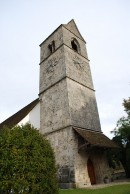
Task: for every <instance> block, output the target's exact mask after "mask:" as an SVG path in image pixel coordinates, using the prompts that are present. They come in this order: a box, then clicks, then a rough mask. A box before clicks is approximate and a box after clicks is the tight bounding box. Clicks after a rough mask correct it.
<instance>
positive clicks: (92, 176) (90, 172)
mask: <svg viewBox="0 0 130 194" xmlns="http://www.w3.org/2000/svg"><path fill="white" fill-rule="evenodd" d="M87 168H88V175H89V178H90V181H91V184H92V185H93V184H96V178H95V171H94V166H93V163H92V161H91V160H90V159H88V162H87Z"/></svg>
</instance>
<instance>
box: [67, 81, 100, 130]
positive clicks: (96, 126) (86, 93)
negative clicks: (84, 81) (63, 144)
mask: <svg viewBox="0 0 130 194" xmlns="http://www.w3.org/2000/svg"><path fill="white" fill-rule="evenodd" d="M67 88H68V97H69V107H70V115H71V124H72V125H73V126H77V127H81V128H85V129H92V130H96V131H100V130H101V127H100V121H99V115H98V110H97V104H96V98H95V94H94V92H93V91H92V90H90V89H88V88H86V87H84V86H82V85H80V84H78V83H76V82H74V81H73V80H70V79H67Z"/></svg>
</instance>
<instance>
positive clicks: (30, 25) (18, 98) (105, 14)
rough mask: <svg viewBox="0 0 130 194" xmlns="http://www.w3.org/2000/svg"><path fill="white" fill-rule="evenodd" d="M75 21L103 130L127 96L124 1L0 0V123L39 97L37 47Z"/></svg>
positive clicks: (129, 8) (129, 33)
mask: <svg viewBox="0 0 130 194" xmlns="http://www.w3.org/2000/svg"><path fill="white" fill-rule="evenodd" d="M71 19H74V20H75V22H76V24H77V26H78V28H79V30H80V32H81V34H82V36H83V37H84V39H85V40H86V42H87V50H88V56H89V59H90V66H91V71H92V77H93V82H94V87H95V90H96V98H97V104H98V110H99V115H100V120H101V126H102V131H103V132H104V134H106V135H108V136H109V137H111V135H110V131H111V130H113V128H115V126H116V122H117V120H118V119H119V118H120V117H121V116H123V115H124V111H123V107H122V101H123V99H124V98H128V97H130V1H129V0H80V1H79V0H54V1H53V0H47V1H45V0H21V1H20V0H19V1H18V0H0V122H2V121H3V120H5V119H6V118H8V117H9V116H11V115H12V114H14V113H15V112H17V111H18V110H20V109H21V108H23V107H24V106H26V105H27V104H28V103H30V102H31V101H33V100H34V99H35V98H37V97H38V92H39V61H40V48H39V44H40V43H41V42H42V41H43V40H44V39H45V38H46V37H47V36H49V35H50V34H51V33H52V32H53V31H54V30H55V29H56V28H57V27H58V26H59V25H60V24H65V23H68V22H69V21H70V20H71Z"/></svg>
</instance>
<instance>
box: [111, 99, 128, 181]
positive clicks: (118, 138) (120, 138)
mask: <svg viewBox="0 0 130 194" xmlns="http://www.w3.org/2000/svg"><path fill="white" fill-rule="evenodd" d="M123 106H124V108H125V112H126V113H127V116H126V117H122V118H120V119H119V120H118V121H117V126H116V128H115V129H114V131H112V132H113V133H114V138H113V140H114V141H115V142H116V143H117V144H118V145H119V146H120V150H118V151H113V158H114V160H115V161H120V162H121V163H122V165H123V167H124V169H125V172H126V176H127V177H129V178H130V98H128V99H124V101H123Z"/></svg>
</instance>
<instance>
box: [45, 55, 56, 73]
mask: <svg viewBox="0 0 130 194" xmlns="http://www.w3.org/2000/svg"><path fill="white" fill-rule="evenodd" d="M57 64H58V60H57V59H56V58H53V59H50V60H48V66H47V68H46V73H47V74H49V73H51V72H53V71H54V70H55V68H56V65H57Z"/></svg>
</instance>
